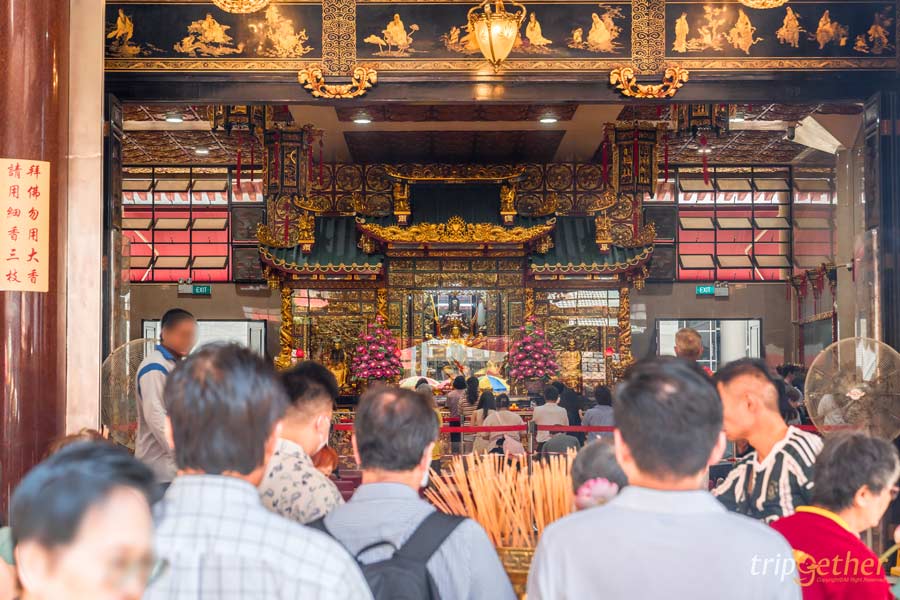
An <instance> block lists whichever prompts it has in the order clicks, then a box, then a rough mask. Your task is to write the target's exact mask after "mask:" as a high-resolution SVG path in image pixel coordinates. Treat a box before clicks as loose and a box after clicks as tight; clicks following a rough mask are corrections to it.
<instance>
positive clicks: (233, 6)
mask: <svg viewBox="0 0 900 600" xmlns="http://www.w3.org/2000/svg"><path fill="white" fill-rule="evenodd" d="M212 3H213V4H215V5H216V6H218V7H219V8H221V9H222V10H224V11H225V12H229V13H236V14H240V15H243V14H247V13H254V12H256V11H258V10H262V9H264V8H265V7H267V6H268V5H269V0H212Z"/></svg>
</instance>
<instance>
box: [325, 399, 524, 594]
mask: <svg viewBox="0 0 900 600" xmlns="http://www.w3.org/2000/svg"><path fill="white" fill-rule="evenodd" d="M353 430H354V435H353V451H354V454H355V456H356V461H357V462H358V463H359V465H360V468H361V469H362V473H363V479H362V485H361V486H360V487H359V488H358V489H357V490H356V493H355V494H354V495H353V497H352V498H351V499H350V500H349V501H348V502H347V503H346V504H344V505H342V506H338V507H337V508H335V509H334V510H333V511H332V512H330V513H329V514H328V515H327V516H326V517H324V518H323V519H320V520H318V521H314V522H312V523H310V524H309V526H311V527H314V528H316V529H319V530H320V531H323V532H324V533H327V534H328V535H330V536H332V537H333V538H334V539H336V540H337V541H338V542H340V543H341V544H343V546H344V547H345V548H346V549H347V551H348V552H349V553H350V554H351V555H353V557H354V558H355V559H356V560H357V562H358V563H359V565H360V568H361V569H362V572H363V575H364V576H365V578H366V581H367V582H368V583H369V587H370V588H371V590H372V595H373V596H374V598H375V600H457V599H468V600H482V599H483V600H514V599H515V597H516V596H515V594H514V592H513V589H512V585H511V584H510V581H509V578H508V577H507V575H506V572H505V571H504V570H503V565H502V564H501V563H500V559H499V558H498V556H497V553H496V551H495V550H494V547H493V545H492V544H491V541H490V539H489V538H488V536H487V534H486V533H485V531H484V529H482V527H481V526H480V525H479V524H478V523H476V522H475V521H473V520H471V519H464V518H462V517H456V516H450V515H445V514H443V513H441V512H439V511H436V510H435V508H434V507H433V506H432V505H431V504H429V503H428V502H426V501H424V500H422V499H421V498H420V497H419V490H420V489H421V488H423V487H425V486H426V485H427V483H428V467H429V465H430V463H431V450H432V447H433V446H434V444H435V441H436V440H437V438H438V420H437V417H436V415H435V413H434V410H433V409H432V408H431V407H430V406H429V405H428V403H427V402H426V401H425V399H424V398H422V397H421V396H420V395H418V394H416V393H415V392H412V391H409V390H401V389H398V388H396V387H387V386H380V387H376V388H372V389H370V390H369V391H368V392H366V393H365V394H364V395H363V396H362V398H361V399H360V401H359V405H358V406H357V409H356V418H355V422H354V425H353Z"/></svg>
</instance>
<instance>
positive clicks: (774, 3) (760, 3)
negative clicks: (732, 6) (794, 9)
mask: <svg viewBox="0 0 900 600" xmlns="http://www.w3.org/2000/svg"><path fill="white" fill-rule="evenodd" d="M739 2H740V3H741V4H743V5H744V6H749V7H750V8H778V7H779V6H783V5H785V4H787V3H788V0H739Z"/></svg>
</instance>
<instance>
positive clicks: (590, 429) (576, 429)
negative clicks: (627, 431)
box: [537, 425, 616, 433]
mask: <svg viewBox="0 0 900 600" xmlns="http://www.w3.org/2000/svg"><path fill="white" fill-rule="evenodd" d="M537 430H538V431H571V432H573V433H600V432H608V431H615V430H616V428H615V427H609V426H600V425H597V426H589V425H538V426H537Z"/></svg>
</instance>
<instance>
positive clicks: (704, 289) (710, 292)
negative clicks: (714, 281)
mask: <svg viewBox="0 0 900 600" xmlns="http://www.w3.org/2000/svg"><path fill="white" fill-rule="evenodd" d="M697 295H698V296H715V295H716V286H714V285H698V286H697Z"/></svg>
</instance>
